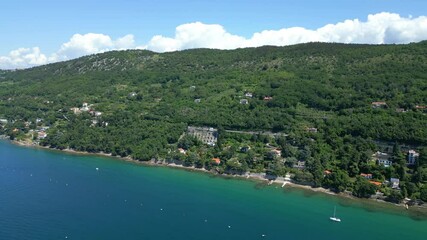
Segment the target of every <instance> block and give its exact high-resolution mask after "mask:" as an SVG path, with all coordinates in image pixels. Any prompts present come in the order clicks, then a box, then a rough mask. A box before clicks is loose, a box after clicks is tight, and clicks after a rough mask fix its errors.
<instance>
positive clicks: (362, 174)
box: [360, 173, 372, 179]
mask: <svg viewBox="0 0 427 240" xmlns="http://www.w3.org/2000/svg"><path fill="white" fill-rule="evenodd" d="M360 176H362V177H364V178H366V179H372V174H371V173H361V174H360Z"/></svg>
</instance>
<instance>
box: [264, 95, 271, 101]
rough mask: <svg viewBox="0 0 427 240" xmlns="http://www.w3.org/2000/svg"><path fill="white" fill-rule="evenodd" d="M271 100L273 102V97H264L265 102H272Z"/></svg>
mask: <svg viewBox="0 0 427 240" xmlns="http://www.w3.org/2000/svg"><path fill="white" fill-rule="evenodd" d="M271 100H273V97H270V96H265V97H264V101H271Z"/></svg>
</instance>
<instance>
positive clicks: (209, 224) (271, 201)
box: [0, 141, 427, 240]
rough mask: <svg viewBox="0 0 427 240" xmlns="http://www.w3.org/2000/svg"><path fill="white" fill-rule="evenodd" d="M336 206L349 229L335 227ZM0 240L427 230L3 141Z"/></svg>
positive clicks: (416, 234) (231, 183) (293, 196)
mask: <svg viewBox="0 0 427 240" xmlns="http://www.w3.org/2000/svg"><path fill="white" fill-rule="evenodd" d="M96 168H98V169H99V170H96ZM334 206H337V215H338V216H339V217H340V218H341V219H342V220H343V221H342V222H341V223H333V222H331V221H329V216H330V215H332V212H333V208H334ZM263 235H264V236H263ZM0 239H43V240H44V239H346V240H350V239H400V240H401V239H411V240H413V239H427V221H426V220H419V219H416V218H414V217H413V216H412V217H411V216H409V215H408V214H407V213H406V212H405V211H404V210H403V209H402V210H401V212H399V211H395V210H393V209H389V208H384V209H378V208H377V207H375V206H368V207H366V206H363V202H354V201H348V200H345V199H340V198H336V197H332V196H326V195H323V194H313V193H310V192H305V191H302V190H298V189H290V188H286V187H285V189H281V188H280V187H277V186H269V187H267V186H265V185H262V184H260V183H257V182H252V181H246V180H236V179H224V178H221V177H214V176H211V175H208V174H202V173H194V172H189V171H184V170H178V169H170V168H165V167H147V166H141V165H137V164H133V163H128V162H124V161H118V160H115V159H110V158H103V157H94V156H79V155H71V154H64V153H61V152H54V151H47V150H40V149H33V148H25V147H19V146H15V145H12V144H10V143H8V142H6V141H0Z"/></svg>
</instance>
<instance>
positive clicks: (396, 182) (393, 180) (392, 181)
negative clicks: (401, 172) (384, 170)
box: [390, 178, 400, 189]
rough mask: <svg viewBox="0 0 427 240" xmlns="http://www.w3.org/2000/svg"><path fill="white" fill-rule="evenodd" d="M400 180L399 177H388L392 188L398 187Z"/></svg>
mask: <svg viewBox="0 0 427 240" xmlns="http://www.w3.org/2000/svg"><path fill="white" fill-rule="evenodd" d="M399 184H400V180H399V178H390V185H391V188H393V189H399Z"/></svg>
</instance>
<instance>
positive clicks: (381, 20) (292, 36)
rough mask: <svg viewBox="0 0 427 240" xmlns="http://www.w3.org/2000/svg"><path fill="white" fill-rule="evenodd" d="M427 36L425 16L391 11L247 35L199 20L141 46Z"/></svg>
mask: <svg viewBox="0 0 427 240" xmlns="http://www.w3.org/2000/svg"><path fill="white" fill-rule="evenodd" d="M424 39H427V17H426V16H421V17H418V18H412V17H408V18H404V17H401V16H400V15H398V14H393V13H378V14H373V15H369V16H368V19H367V21H365V22H363V21H360V20H359V19H353V20H345V21H343V22H339V23H336V24H328V25H326V26H324V27H321V28H318V29H316V30H310V29H305V28H301V27H293V28H283V29H279V30H265V31H262V32H257V33H254V34H253V35H252V37H251V38H243V37H240V36H237V35H232V34H231V33H228V32H227V31H226V30H225V29H224V28H223V27H222V26H220V25H215V24H212V25H210V24H203V23H200V22H197V23H189V24H183V25H180V26H178V27H177V28H176V31H175V37H173V38H169V37H163V36H159V35H158V36H155V37H153V38H152V39H151V40H150V42H149V43H148V44H147V45H146V46H144V47H143V48H145V49H149V50H153V51H158V52H167V51H175V50H183V49H189V48H198V47H205V48H218V49H233V48H238V47H258V46H263V45H275V46H286V45H291V44H297V43H306V42H317V41H320V42H341V43H371V44H384V43H409V42H418V41H421V40H424Z"/></svg>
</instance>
